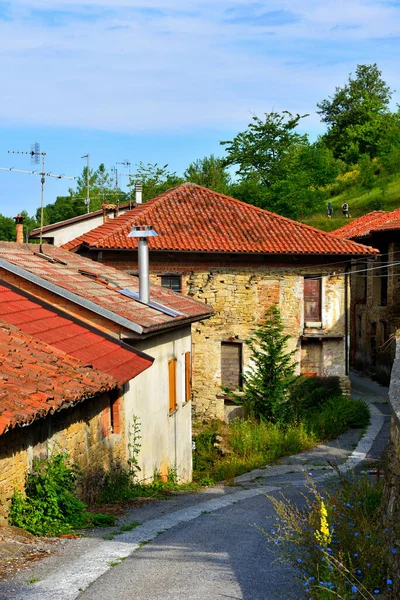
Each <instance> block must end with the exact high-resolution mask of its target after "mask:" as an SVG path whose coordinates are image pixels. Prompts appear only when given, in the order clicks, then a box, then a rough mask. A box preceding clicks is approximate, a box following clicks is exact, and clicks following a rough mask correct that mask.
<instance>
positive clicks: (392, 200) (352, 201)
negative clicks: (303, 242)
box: [302, 177, 400, 231]
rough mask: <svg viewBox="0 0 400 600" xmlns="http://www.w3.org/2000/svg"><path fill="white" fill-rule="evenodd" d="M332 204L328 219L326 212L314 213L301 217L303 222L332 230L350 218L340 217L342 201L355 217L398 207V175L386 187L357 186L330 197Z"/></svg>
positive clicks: (399, 202) (399, 193)
mask: <svg viewBox="0 0 400 600" xmlns="http://www.w3.org/2000/svg"><path fill="white" fill-rule="evenodd" d="M330 201H331V202H332V206H333V216H332V218H331V219H328V217H327V216H326V214H321V213H316V214H314V215H310V216H308V217H305V218H304V219H302V222H303V223H306V224H307V225H312V226H313V227H318V229H323V230H324V231H334V230H335V229H338V228H339V227H342V226H343V225H346V223H348V222H349V220H350V219H345V218H343V217H342V210H341V206H342V204H343V202H344V201H346V202H347V203H348V205H349V209H350V211H349V212H350V215H351V217H352V218H353V219H354V218H357V217H361V216H362V215H365V214H367V213H369V212H371V211H373V210H394V209H395V208H399V207H400V177H398V178H396V179H394V180H393V181H391V182H390V183H389V184H388V186H387V188H386V189H384V190H382V189H381V188H379V187H375V188H373V189H372V190H371V191H368V192H365V191H363V190H360V188H359V187H358V186H357V187H355V188H352V189H350V190H346V191H345V192H344V193H342V194H339V195H338V196H334V197H332V198H330Z"/></svg>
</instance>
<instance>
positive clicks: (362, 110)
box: [317, 64, 392, 158]
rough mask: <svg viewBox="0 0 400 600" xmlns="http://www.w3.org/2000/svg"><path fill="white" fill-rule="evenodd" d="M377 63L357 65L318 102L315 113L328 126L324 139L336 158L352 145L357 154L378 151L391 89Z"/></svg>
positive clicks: (342, 156) (374, 154)
mask: <svg viewBox="0 0 400 600" xmlns="http://www.w3.org/2000/svg"><path fill="white" fill-rule="evenodd" d="M381 75H382V73H381V71H379V69H378V67H377V65H376V64H373V65H357V69H356V74H355V77H354V78H353V77H352V75H351V74H350V76H349V80H348V83H346V84H345V85H344V86H343V87H342V88H340V87H337V88H336V89H335V94H334V95H333V96H332V97H329V98H328V99H325V100H322V102H320V103H318V104H317V106H318V108H319V111H317V112H318V114H320V115H321V120H322V121H323V122H324V123H326V124H327V125H328V131H327V133H326V134H325V136H324V141H325V143H326V144H327V146H328V147H329V148H331V149H332V150H333V153H334V155H335V156H336V157H338V158H344V157H345V155H346V152H348V151H349V148H350V147H351V146H352V145H353V147H354V144H357V145H358V149H359V152H360V154H369V155H370V156H372V157H374V156H376V154H377V148H378V144H379V140H380V138H381V136H382V127H383V125H384V118H383V117H385V115H386V114H387V113H388V112H389V110H388V106H389V102H390V99H391V96H392V91H391V90H390V88H389V86H388V85H386V83H385V81H383V79H382V77H381Z"/></svg>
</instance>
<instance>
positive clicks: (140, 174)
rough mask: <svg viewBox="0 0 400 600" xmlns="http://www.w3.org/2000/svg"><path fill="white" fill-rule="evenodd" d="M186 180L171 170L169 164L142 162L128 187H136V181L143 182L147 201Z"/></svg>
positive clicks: (144, 200)
mask: <svg viewBox="0 0 400 600" xmlns="http://www.w3.org/2000/svg"><path fill="white" fill-rule="evenodd" d="M184 181H185V180H184V179H183V178H182V177H179V176H178V175H177V174H176V173H175V172H174V171H169V170H168V165H167V164H166V165H164V166H163V167H160V166H158V164H157V163H154V164H152V163H147V164H144V163H143V162H140V163H139V164H138V165H137V170H136V173H135V174H134V175H132V178H131V182H130V183H129V184H128V187H130V188H134V186H135V183H136V182H137V183H141V184H142V185H143V202H146V201H147V200H151V199H152V198H155V197H156V196H159V195H160V194H162V193H163V192H166V191H167V190H169V189H171V188H173V187H175V186H177V185H180V184H181V183H183V182H184Z"/></svg>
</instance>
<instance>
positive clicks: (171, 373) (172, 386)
mask: <svg viewBox="0 0 400 600" xmlns="http://www.w3.org/2000/svg"><path fill="white" fill-rule="evenodd" d="M168 383H169V412H170V413H172V412H174V410H175V409H176V406H177V402H176V358H172V359H171V360H169V361H168Z"/></svg>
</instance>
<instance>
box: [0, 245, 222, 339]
mask: <svg viewBox="0 0 400 600" xmlns="http://www.w3.org/2000/svg"><path fill="white" fill-rule="evenodd" d="M44 251H45V253H46V255H48V257H49V258H50V260H46V259H45V258H44V257H42V256H41V255H40V253H39V247H38V246H37V245H36V244H17V243H16V242H0V266H1V267H2V268H6V269H9V270H13V272H14V273H16V274H17V276H19V277H23V278H28V279H29V278H30V280H31V281H32V282H33V283H34V284H35V285H38V286H42V287H45V286H46V285H47V286H48V289H50V290H51V291H53V292H54V293H56V294H58V295H60V296H63V295H64V294H67V296H66V297H68V298H69V299H70V300H71V301H73V302H76V303H79V302H83V303H84V304H83V305H84V306H85V307H86V308H88V309H89V310H92V311H93V312H96V311H97V314H101V315H102V316H104V317H105V318H107V319H110V320H115V322H118V323H119V324H120V325H121V327H125V328H126V329H128V330H129V329H131V330H133V331H135V332H137V333H139V334H141V333H144V334H145V333H149V332H153V331H159V330H167V329H171V328H172V327H176V326H180V325H184V324H189V323H191V322H193V321H198V320H201V319H204V318H207V317H208V316H210V315H211V314H212V312H213V311H212V308H211V307H209V306H206V305H204V304H203V303H201V302H198V301H196V300H192V299H191V298H188V297H186V296H183V295H182V294H178V293H176V292H173V291H171V290H169V289H165V288H162V287H161V286H156V285H154V286H151V291H150V295H151V298H152V299H153V300H154V301H156V302H158V303H160V304H162V305H163V306H166V307H167V308H170V309H173V310H175V311H178V312H179V313H180V314H179V316H177V317H171V316H169V315H167V314H164V313H163V312H161V311H159V310H156V309H155V308H152V307H150V306H148V305H146V304H143V303H141V302H139V301H137V300H135V299H133V298H128V297H126V296H123V295H122V294H121V293H119V291H118V290H121V289H126V290H130V291H131V292H134V293H138V291H139V279H138V278H137V277H134V276H132V275H128V274H127V273H124V272H123V271H119V270H118V269H114V268H113V267H107V266H105V265H104V264H102V263H98V262H95V261H92V260H90V259H88V258H83V257H81V256H79V255H78V254H74V253H72V252H68V251H66V250H63V249H61V248H56V247H55V246H51V245H44Z"/></svg>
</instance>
